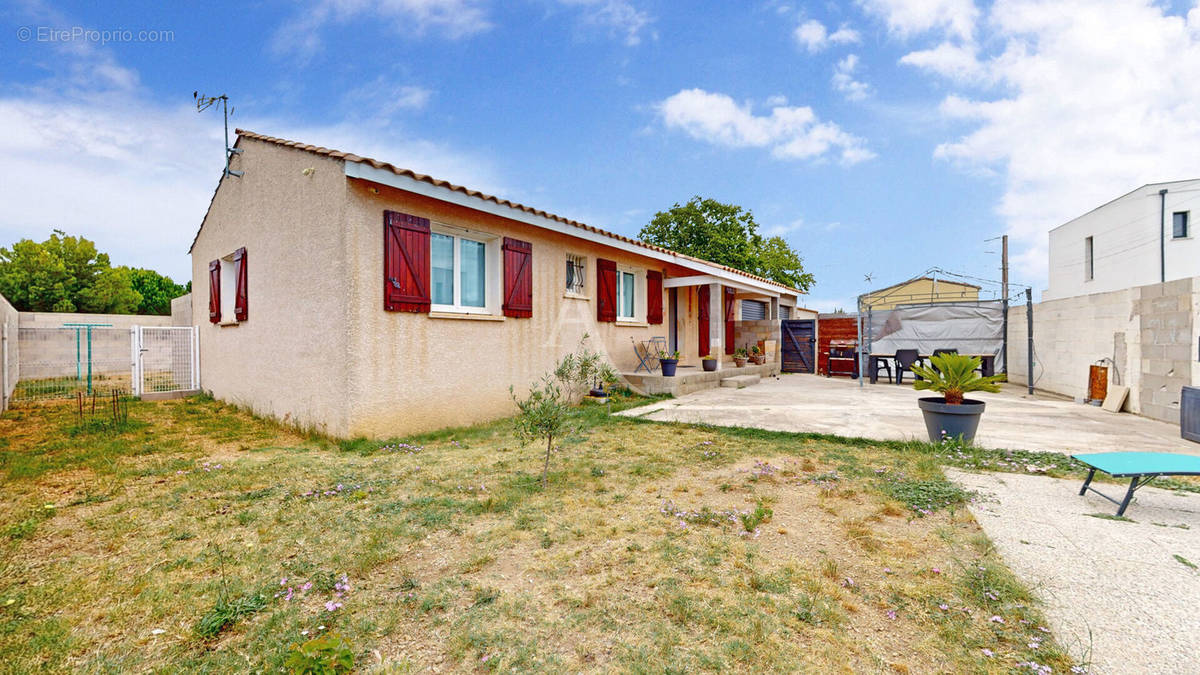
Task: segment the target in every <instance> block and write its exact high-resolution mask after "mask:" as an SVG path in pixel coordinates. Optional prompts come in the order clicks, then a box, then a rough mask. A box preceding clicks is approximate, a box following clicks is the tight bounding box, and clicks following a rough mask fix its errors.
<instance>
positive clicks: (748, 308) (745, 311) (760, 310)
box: [742, 300, 783, 321]
mask: <svg viewBox="0 0 1200 675" xmlns="http://www.w3.org/2000/svg"><path fill="white" fill-rule="evenodd" d="M782 309H783V308H782V307H781V308H780V311H781V312H782ZM765 318H767V303H765V302H760V301H758V300H743V301H742V321H761V320H762V319H765Z"/></svg>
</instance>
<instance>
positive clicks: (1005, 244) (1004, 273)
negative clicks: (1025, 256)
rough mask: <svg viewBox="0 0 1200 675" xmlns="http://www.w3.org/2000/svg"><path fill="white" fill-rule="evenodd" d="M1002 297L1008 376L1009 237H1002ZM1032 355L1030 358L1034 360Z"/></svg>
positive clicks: (1002, 355) (1003, 350)
mask: <svg viewBox="0 0 1200 675" xmlns="http://www.w3.org/2000/svg"><path fill="white" fill-rule="evenodd" d="M1000 297H1001V299H1002V300H1003V302H1002V303H1001V306H1002V307H1003V308H1004V342H1003V343H1002V346H1001V348H1000V360H1001V361H1002V362H1003V363H1004V371H1003V372H1004V374H1005V375H1008V235H1007V234H1006V235H1004V236H1002V237H1000ZM1032 356H1033V355H1032V354H1031V355H1030V357H1031V358H1032Z"/></svg>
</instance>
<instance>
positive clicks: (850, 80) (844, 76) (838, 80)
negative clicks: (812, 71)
mask: <svg viewBox="0 0 1200 675" xmlns="http://www.w3.org/2000/svg"><path fill="white" fill-rule="evenodd" d="M857 69H858V55H857V54H848V55H847V56H846V57H845V58H843V59H842V60H840V61H838V62H837V65H835V66H834V67H833V80H832V82H833V88H834V89H836V90H837V91H838V92H839V93H841V95H842V96H845V97H846V100H848V101H861V100H863V99H864V98H866V97H867V96H868V95H869V94H870V93H871V87H870V86H869V85H867V83H865V82H860V81H858V80H856V79H854V71H855V70H857Z"/></svg>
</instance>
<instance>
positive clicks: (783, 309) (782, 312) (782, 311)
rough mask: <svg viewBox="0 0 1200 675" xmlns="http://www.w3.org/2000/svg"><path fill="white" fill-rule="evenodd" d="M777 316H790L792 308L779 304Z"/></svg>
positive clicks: (788, 317)
mask: <svg viewBox="0 0 1200 675" xmlns="http://www.w3.org/2000/svg"><path fill="white" fill-rule="evenodd" d="M779 318H780V319H784V320H786V319H790V318H792V308H791V307H788V306H787V305H780V306H779Z"/></svg>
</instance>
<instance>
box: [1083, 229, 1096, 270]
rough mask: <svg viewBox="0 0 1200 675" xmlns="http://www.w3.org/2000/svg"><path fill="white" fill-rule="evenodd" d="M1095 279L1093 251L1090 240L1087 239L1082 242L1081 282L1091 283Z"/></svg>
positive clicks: (1089, 238)
mask: <svg viewBox="0 0 1200 675" xmlns="http://www.w3.org/2000/svg"><path fill="white" fill-rule="evenodd" d="M1094 278H1096V258H1095V249H1094V248H1093V245H1092V238H1091V237H1088V238H1087V239H1084V240H1083V280H1084V281H1091V280H1092V279H1094Z"/></svg>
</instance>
